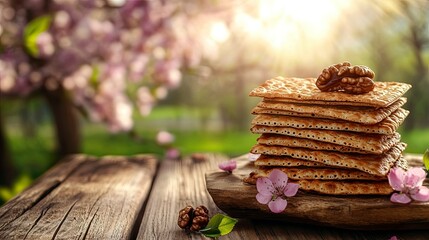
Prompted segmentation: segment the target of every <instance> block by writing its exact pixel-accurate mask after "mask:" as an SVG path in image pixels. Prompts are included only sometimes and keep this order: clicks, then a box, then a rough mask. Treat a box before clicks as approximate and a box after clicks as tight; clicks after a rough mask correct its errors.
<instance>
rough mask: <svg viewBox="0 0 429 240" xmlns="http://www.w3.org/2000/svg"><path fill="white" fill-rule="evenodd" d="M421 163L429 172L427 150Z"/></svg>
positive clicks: (428, 152) (428, 150)
mask: <svg viewBox="0 0 429 240" xmlns="http://www.w3.org/2000/svg"><path fill="white" fill-rule="evenodd" d="M423 163H424V165H425V168H426V170H427V171H429V149H426V152H425V154H424V155H423Z"/></svg>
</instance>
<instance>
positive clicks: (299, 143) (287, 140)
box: [257, 133, 387, 153]
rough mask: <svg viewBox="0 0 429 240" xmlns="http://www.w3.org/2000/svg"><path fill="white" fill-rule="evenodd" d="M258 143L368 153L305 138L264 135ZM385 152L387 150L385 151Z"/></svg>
mask: <svg viewBox="0 0 429 240" xmlns="http://www.w3.org/2000/svg"><path fill="white" fill-rule="evenodd" d="M257 141H258V143H260V144H264V145H277V146H286V147H299V148H309V149H313V150H327V151H337V152H354V153H370V152H368V151H364V150H362V149H359V148H353V147H347V146H342V145H338V144H333V143H327V142H321V141H316V140H310V139H305V138H297V137H289V136H285V135H278V134H268V133H264V134H262V135H261V136H260V137H259V138H258V140H257ZM386 150H387V149H386Z"/></svg>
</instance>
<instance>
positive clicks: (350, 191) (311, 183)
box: [298, 180, 393, 195]
mask: <svg viewBox="0 0 429 240" xmlns="http://www.w3.org/2000/svg"><path fill="white" fill-rule="evenodd" d="M298 184H299V189H301V190H306V191H314V192H318V193H323V194H331V195H389V194H391V193H392V192H393V189H392V187H391V186H390V185H389V182H388V181H324V180H299V181H298Z"/></svg>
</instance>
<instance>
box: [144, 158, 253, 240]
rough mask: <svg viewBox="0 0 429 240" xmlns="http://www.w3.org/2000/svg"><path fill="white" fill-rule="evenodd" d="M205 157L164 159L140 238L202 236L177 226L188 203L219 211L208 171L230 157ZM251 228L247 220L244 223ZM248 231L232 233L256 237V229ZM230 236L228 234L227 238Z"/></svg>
mask: <svg viewBox="0 0 429 240" xmlns="http://www.w3.org/2000/svg"><path fill="white" fill-rule="evenodd" d="M205 156H206V160H205V161H198V162H196V161H193V160H192V159H191V158H185V159H183V160H181V161H176V160H169V159H167V160H164V161H163V162H162V164H161V167H160V169H159V171H158V174H157V177H156V180H155V183H154V185H153V188H152V192H151V195H150V197H149V200H148V203H147V206H146V209H145V213H144V216H143V220H142V224H141V226H140V231H139V235H138V237H137V239H184V238H187V237H189V238H191V239H201V238H203V237H201V235H197V234H191V235H189V236H187V235H186V233H185V231H183V230H182V229H180V228H179V227H178V226H177V217H178V213H179V211H180V209H182V208H183V207H185V206H187V205H192V206H194V207H196V206H199V205H204V206H206V207H207V208H208V209H209V212H210V215H213V214H215V213H217V212H219V209H218V208H217V207H216V205H215V204H214V203H213V201H212V200H211V197H210V195H209V194H208V192H207V190H206V186H205V181H204V174H205V173H206V172H207V171H210V170H213V169H217V163H218V162H219V161H223V160H226V157H224V156H221V155H212V154H208V155H205ZM240 224H241V225H243V227H246V226H247V228H248V229H251V227H252V226H251V225H249V224H248V223H246V222H243V223H240ZM250 233H251V235H248V234H247V232H246V231H241V232H239V231H234V232H233V233H231V234H230V235H228V236H234V237H235V239H252V238H251V237H253V236H255V235H254V232H250ZM224 239H228V238H224Z"/></svg>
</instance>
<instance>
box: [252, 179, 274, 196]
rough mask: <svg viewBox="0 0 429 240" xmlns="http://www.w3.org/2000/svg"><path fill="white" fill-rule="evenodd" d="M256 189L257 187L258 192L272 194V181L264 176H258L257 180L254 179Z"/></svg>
mask: <svg viewBox="0 0 429 240" xmlns="http://www.w3.org/2000/svg"><path fill="white" fill-rule="evenodd" d="M256 189H258V192H259V193H261V194H264V195H270V196H272V195H273V192H274V186H273V183H272V182H271V180H270V179H269V178H266V177H263V178H258V180H256Z"/></svg>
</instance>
